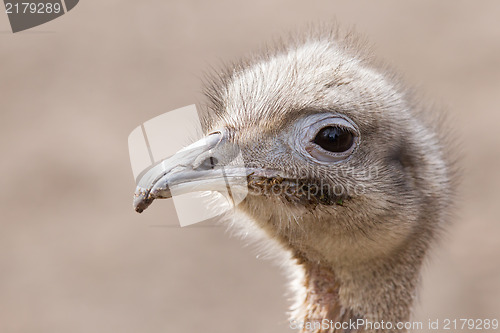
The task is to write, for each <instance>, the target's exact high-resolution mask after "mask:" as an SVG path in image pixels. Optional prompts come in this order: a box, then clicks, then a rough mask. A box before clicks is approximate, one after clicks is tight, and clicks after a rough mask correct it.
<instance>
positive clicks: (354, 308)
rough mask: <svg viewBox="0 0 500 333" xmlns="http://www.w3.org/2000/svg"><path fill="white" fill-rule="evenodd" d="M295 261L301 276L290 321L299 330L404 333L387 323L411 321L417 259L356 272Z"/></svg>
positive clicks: (300, 258)
mask: <svg viewBox="0 0 500 333" xmlns="http://www.w3.org/2000/svg"><path fill="white" fill-rule="evenodd" d="M294 258H295V260H296V264H297V265H299V266H300V268H301V271H302V272H303V275H302V276H301V277H300V279H299V280H300V281H298V282H299V284H301V287H300V288H299V292H298V294H297V296H298V299H297V303H296V305H295V311H294V312H293V313H292V316H293V320H292V322H291V323H293V324H295V325H298V326H297V327H302V331H301V332H304V333H305V332H308V333H309V332H314V333H327V332H328V333H331V332H405V330H404V329H396V328H395V327H392V328H391V327H389V325H392V326H395V325H396V324H397V323H398V322H407V321H408V320H409V317H410V309H411V306H412V303H413V299H414V297H415V290H416V285H417V281H418V268H419V266H420V261H419V263H409V262H405V260H399V259H398V258H396V259H393V260H389V261H384V262H372V263H370V264H367V265H365V266H364V267H363V269H359V268H345V267H343V268H340V267H337V268H333V267H332V266H331V265H328V264H325V263H322V262H311V261H308V260H307V259H305V258H304V257H303V256H302V255H300V254H295V255H294ZM415 265H416V266H415ZM410 267H411V269H410V270H408V269H409V268H410ZM389 322H390V324H388V323H389ZM370 323H371V324H370ZM383 323H385V325H384V324H383Z"/></svg>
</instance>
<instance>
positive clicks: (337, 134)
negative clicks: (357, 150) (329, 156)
mask: <svg viewBox="0 0 500 333" xmlns="http://www.w3.org/2000/svg"><path fill="white" fill-rule="evenodd" d="M313 142H314V143H315V144H317V145H318V146H320V147H321V148H323V149H324V150H326V151H329V152H332V153H343V152H345V151H347V150H349V149H350V148H351V147H352V145H353V144H354V135H353V134H352V133H351V131H349V130H347V129H345V128H342V127H338V126H335V127H334V126H328V127H324V128H322V129H321V130H320V131H319V132H318V134H316V137H315V138H314V140H313Z"/></svg>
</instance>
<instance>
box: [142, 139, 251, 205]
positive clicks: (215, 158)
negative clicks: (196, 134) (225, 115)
mask: <svg viewBox="0 0 500 333" xmlns="http://www.w3.org/2000/svg"><path fill="white" fill-rule="evenodd" d="M238 154H239V150H238V149H237V147H235V146H234V145H232V144H229V143H228V142H227V141H226V140H225V138H224V136H223V135H222V134H221V133H219V132H217V133H214V134H211V135H208V136H206V137H205V138H203V139H201V140H199V141H197V142H195V143H193V144H191V145H189V146H187V147H185V148H183V149H181V150H180V151H178V152H177V153H175V154H174V155H173V156H171V157H169V158H166V159H164V160H162V161H160V162H158V163H157V164H155V165H153V166H151V167H150V168H149V169H147V170H145V171H143V172H142V173H141V175H139V177H138V182H137V188H136V191H135V195H134V208H135V210H136V211H137V212H138V213H141V212H142V211H144V210H145V209H146V208H147V207H148V206H149V205H150V204H151V203H152V202H153V200H154V199H166V198H171V197H172V196H174V195H180V194H185V193H189V192H195V191H228V192H229V193H231V190H234V189H235V186H236V187H239V186H242V187H244V188H245V189H246V188H247V184H246V176H247V174H248V172H247V170H245V168H244V165H243V162H242V159H241V158H240V159H238ZM239 157H241V155H239ZM242 187H240V188H242Z"/></svg>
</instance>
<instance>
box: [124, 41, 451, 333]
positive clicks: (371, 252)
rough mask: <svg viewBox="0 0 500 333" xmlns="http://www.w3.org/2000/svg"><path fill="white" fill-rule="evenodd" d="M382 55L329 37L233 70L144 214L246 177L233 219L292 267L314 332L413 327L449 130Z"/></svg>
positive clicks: (154, 174) (292, 45)
mask: <svg viewBox="0 0 500 333" xmlns="http://www.w3.org/2000/svg"><path fill="white" fill-rule="evenodd" d="M370 59H371V58H370V57H367V56H366V55H365V54H364V53H363V52H361V51H360V50H359V47H358V44H357V43H356V42H354V41H353V40H352V39H351V38H344V37H339V36H338V35H336V34H328V33H326V34H316V35H314V34H311V35H308V36H306V37H304V38H302V39H296V40H295V41H292V42H289V43H288V44H286V43H285V44H283V45H281V46H279V47H276V48H275V49H274V50H267V51H266V52H264V53H263V54H260V55H258V56H255V57H253V58H251V59H250V60H246V61H242V62H240V63H237V64H234V65H232V66H230V67H229V68H228V69H226V70H225V71H224V72H222V73H218V74H217V75H216V76H215V77H216V78H215V79H214V80H212V81H210V82H209V83H208V85H207V89H206V95H207V97H208V99H207V100H208V103H207V104H208V106H207V107H206V109H205V111H204V115H203V127H204V131H205V134H206V137H205V138H203V139H202V140H203V144H194V145H193V146H192V149H187V150H182V151H180V152H179V153H177V154H175V155H173V156H172V157H170V158H168V159H166V160H164V161H162V162H161V163H159V164H157V165H155V166H154V167H152V168H151V169H150V170H149V171H148V172H146V173H145V174H144V176H143V177H142V178H141V179H140V181H139V183H138V187H137V190H136V193H135V199H134V206H135V208H136V210H137V211H138V212H142V211H143V210H144V209H145V208H147V207H148V206H149V205H150V204H151V202H152V201H153V200H154V199H157V198H169V197H171V195H172V192H173V190H174V189H175V190H176V193H185V192H191V191H200V190H208V191H215V192H217V191H221V189H224V188H225V187H226V184H227V180H228V179H229V180H235V182H234V183H235V184H239V185H237V186H234V187H233V188H232V191H233V192H238V191H241V193H245V195H246V196H245V197H244V199H243V200H242V201H241V202H239V203H238V204H237V205H236V206H235V207H234V210H235V215H234V216H233V217H232V219H233V224H234V225H237V226H238V225H239V226H241V227H242V228H248V229H249V230H250V232H255V233H256V234H259V235H260V236H259V237H262V238H264V239H267V240H268V241H269V242H271V243H273V244H275V245H276V246H275V247H274V249H275V251H280V252H281V253H282V254H283V256H284V257H285V258H286V259H285V260H287V261H288V262H289V264H290V276H291V277H293V279H294V281H293V283H292V288H293V291H294V292H295V302H294V305H293V308H292V311H291V317H292V319H293V322H294V323H296V325H297V327H301V329H302V332H372V331H373V332H375V331H377V332H403V331H405V330H406V328H405V327H396V323H398V322H403V323H404V322H407V321H408V320H409V319H410V315H411V309H412V305H413V303H414V300H415V296H416V291H417V287H418V284H419V276H420V273H419V272H420V268H421V266H422V263H423V260H424V258H425V257H426V255H427V253H428V252H429V251H428V250H429V248H430V245H431V244H432V243H433V241H434V240H435V239H436V236H437V235H438V234H439V230H440V229H441V228H442V226H443V224H444V223H445V222H446V220H447V216H448V213H449V211H450V207H451V204H452V200H451V198H452V195H453V180H454V173H453V172H452V165H451V164H450V162H449V158H448V157H447V156H448V155H449V154H448V152H447V146H446V144H445V143H444V142H445V141H444V140H443V137H444V136H443V131H444V130H443V129H442V126H441V127H440V126H439V125H438V123H437V122H435V121H432V120H430V121H429V120H426V117H425V116H424V113H423V112H422V111H421V107H419V106H418V105H419V103H415V99H414V98H412V97H411V94H410V93H409V92H408V90H407V89H405V87H404V86H403V85H402V84H401V83H400V82H399V80H398V79H396V78H395V76H394V75H392V74H390V73H389V71H387V70H386V69H380V67H377V66H376V65H374V64H373V61H372V60H370ZM236 154H239V155H240V156H241V157H242V159H243V162H244V166H242V165H241V164H237V163H235V162H234V160H235V158H234V156H235V155H236ZM219 168H224V170H225V177H224V179H222V178H221V177H220V173H219V172H217V170H218V169H219ZM242 179H244V181H242ZM235 189H236V190H235ZM238 189H239V190H238ZM276 189H277V190H276ZM353 322H357V323H358V324H360V325H358V326H353V325H352V324H351V325H349V323H353ZM369 322H371V323H372V324H371V326H370V324H369ZM382 322H383V323H385V325H381V323H382ZM321 323H322V324H323V325H321ZM346 323H347V324H346Z"/></svg>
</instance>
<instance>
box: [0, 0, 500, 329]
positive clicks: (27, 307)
mask: <svg viewBox="0 0 500 333" xmlns="http://www.w3.org/2000/svg"><path fill="white" fill-rule="evenodd" d="M499 13H500V3H499V2H497V1H481V2H473V1H468V2H466V1H439V2H438V1H421V0H419V1H404V2H403V1H349V2H348V1H324V2H317V1H311V2H306V1H285V0H281V1H261V0H259V1H246V2H243V1H234V2H233V1H221V2H208V1H182V2H181V1H175V2H174V1H159V0H157V1H128V2H125V1H117V0H109V1H97V0H84V1H81V2H80V3H79V5H78V6H77V7H75V9H73V10H72V11H71V12H69V13H68V14H66V15H64V16H62V17H61V18H59V19H57V20H54V21H52V22H50V23H47V24H45V25H43V26H40V27H38V28H35V29H32V30H29V31H26V32H22V33H18V34H15V35H14V34H12V33H11V32H10V27H9V25H8V21H7V16H6V15H4V14H1V13H0V45H1V47H0V138H1V140H0V153H1V163H0V175H1V176H0V207H1V222H0V223H1V225H0V228H1V229H0V249H1V250H0V269H1V271H0V332H47V333H48V332H50V333H57V332H61V333H62V332H64V333H66V332H124V333H128V332H148V333H149V332H151V333H156V332H214V333H225V332H240V333H244V332H269V333H271V332H272V333H275V332H290V331H291V330H290V329H288V324H287V317H286V315H285V310H286V308H287V306H288V303H287V300H286V297H285V296H284V294H285V292H286V288H285V281H286V279H285V277H284V276H283V275H282V272H281V271H280V270H279V268H278V267H276V266H275V265H274V264H273V263H272V262H270V261H267V260H262V259H258V258H256V255H257V252H256V251H254V250H252V249H251V248H249V247H245V246H244V243H242V242H240V241H239V240H238V239H235V238H231V237H230V236H229V235H228V234H227V233H226V232H225V231H224V229H223V228H209V227H199V228H188V229H185V228H184V229H181V228H175V227H164V225H165V224H170V225H175V223H176V222H175V218H174V217H173V216H174V215H173V214H174V210H173V206H172V203H171V201H161V202H158V203H157V204H155V205H153V206H152V208H151V209H150V210H148V211H147V212H145V213H144V214H142V215H139V214H136V213H135V212H134V211H133V209H132V193H133V190H134V180H133V177H132V172H131V169H130V163H129V158H128V151H127V136H128V134H129V133H130V131H131V130H132V129H134V128H135V127H136V126H138V125H139V124H141V123H142V122H144V121H145V120H148V119H150V118H152V117H154V116H156V115H159V114H161V113H164V112H166V111H169V110H173V109H176V108H178V107H181V106H185V105H188V104H192V103H193V102H199V101H202V96H201V94H200V90H201V85H200V78H201V77H202V73H203V71H204V70H207V69H209V67H210V66H212V65H214V64H215V65H217V64H219V63H220V62H221V60H229V59H233V58H234V57H239V56H243V55H246V54H247V53H249V52H251V51H253V50H255V49H256V48H258V47H259V46H260V45H261V43H262V42H266V41H269V40H270V39H272V38H273V37H276V36H279V35H281V34H283V33H286V32H288V31H290V30H293V29H295V28H296V27H298V26H301V25H303V24H304V23H310V22H315V21H330V20H333V19H334V18H337V19H338V20H339V21H340V22H341V23H342V24H343V25H344V26H355V27H356V30H357V31H358V32H360V33H361V34H364V35H365V36H366V37H367V38H368V40H369V41H371V42H372V43H373V44H375V46H376V48H375V50H376V53H377V56H379V57H380V58H383V59H385V60H387V61H388V62H389V63H390V64H391V65H392V66H393V67H394V68H395V69H397V70H398V71H400V72H401V73H402V74H403V75H404V76H405V78H406V80H407V82H408V83H409V84H410V85H413V86H417V87H418V88H419V89H420V91H421V92H422V93H423V94H424V95H425V96H427V97H428V98H430V99H432V100H434V101H436V103H437V105H441V106H444V107H445V108H446V109H448V110H449V112H448V113H449V115H450V117H449V118H450V120H451V121H452V123H453V124H454V125H453V126H454V127H455V128H456V132H457V134H458V136H459V137H460V140H461V142H462V144H461V145H460V146H461V148H462V149H463V153H464V156H465V158H464V160H463V168H464V170H465V172H464V182H463V185H462V188H461V196H462V200H461V203H460V204H459V207H458V212H457V217H458V218H457V220H456V221H455V224H454V226H453V228H452V229H451V230H450V232H449V234H448V236H447V237H446V239H445V240H444V241H443V242H442V244H441V246H440V247H438V248H437V249H436V251H434V255H433V258H432V260H430V261H429V264H428V265H427V266H426V269H425V272H424V273H425V275H424V280H423V286H422V287H423V288H422V292H421V296H420V300H419V305H418V307H417V310H416V315H415V318H416V319H419V320H423V321H425V322H427V320H428V319H429V318H431V319H435V318H440V319H444V318H488V317H489V318H492V317H496V318H499V317H500V258H499V254H500V237H499V236H500V204H499V200H500V191H499V188H500V173H499V172H498V166H499V165H500V146H499V144H500V136H499V134H498V126H499V121H500V113H499V106H500V93H499V92H500V20H499ZM159 225H160V226H159ZM161 225H163V226H161Z"/></svg>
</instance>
